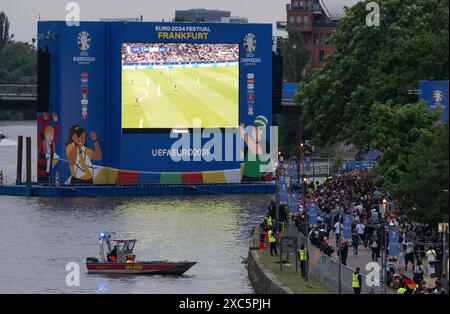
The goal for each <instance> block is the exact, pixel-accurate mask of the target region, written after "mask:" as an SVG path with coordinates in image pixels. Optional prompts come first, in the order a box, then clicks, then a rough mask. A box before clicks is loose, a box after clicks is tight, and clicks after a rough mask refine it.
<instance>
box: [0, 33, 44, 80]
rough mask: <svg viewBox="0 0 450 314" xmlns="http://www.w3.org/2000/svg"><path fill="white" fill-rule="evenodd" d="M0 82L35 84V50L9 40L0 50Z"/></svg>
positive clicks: (25, 44)
mask: <svg viewBox="0 0 450 314" xmlns="http://www.w3.org/2000/svg"><path fill="white" fill-rule="evenodd" d="M0 84H36V50H35V49H34V48H33V46H31V45H30V44H28V43H24V42H14V41H9V42H8V43H7V44H6V45H5V47H4V48H3V49H2V50H1V51H0Z"/></svg>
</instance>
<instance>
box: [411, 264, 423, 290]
mask: <svg viewBox="0 0 450 314" xmlns="http://www.w3.org/2000/svg"><path fill="white" fill-rule="evenodd" d="M424 273H425V267H424V266H423V264H422V261H421V260H418V261H417V264H416V266H414V269H413V274H414V277H413V280H414V282H415V283H416V284H419V283H420V282H422V280H423V274H424Z"/></svg>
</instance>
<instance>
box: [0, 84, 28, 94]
mask: <svg viewBox="0 0 450 314" xmlns="http://www.w3.org/2000/svg"><path fill="white" fill-rule="evenodd" d="M0 96H36V85H0Z"/></svg>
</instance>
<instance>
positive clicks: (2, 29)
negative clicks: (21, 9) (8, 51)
mask: <svg viewBox="0 0 450 314" xmlns="http://www.w3.org/2000/svg"><path fill="white" fill-rule="evenodd" d="M12 37H13V36H10V35H9V21H8V17H7V16H6V14H5V12H0V51H1V50H2V49H3V47H4V46H5V45H6V43H7V42H8V41H9V40H10V39H11V38H12Z"/></svg>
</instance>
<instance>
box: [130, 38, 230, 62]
mask: <svg viewBox="0 0 450 314" xmlns="http://www.w3.org/2000/svg"><path fill="white" fill-rule="evenodd" d="M238 60H239V45H235V44H194V43H180V44H174V43H159V44H124V45H122V63H123V64H126V63H149V64H177V63H202V62H235V61H238Z"/></svg>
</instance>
